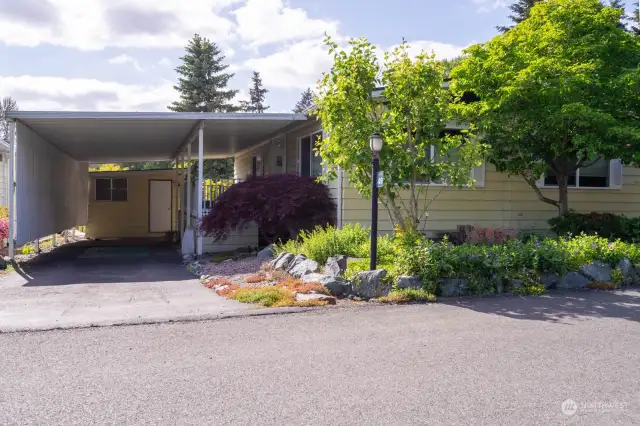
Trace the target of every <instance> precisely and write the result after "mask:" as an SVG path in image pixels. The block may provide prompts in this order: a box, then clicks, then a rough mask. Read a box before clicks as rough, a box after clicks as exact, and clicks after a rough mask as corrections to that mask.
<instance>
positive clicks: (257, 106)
mask: <svg viewBox="0 0 640 426" xmlns="http://www.w3.org/2000/svg"><path fill="white" fill-rule="evenodd" d="M251 82H252V83H253V86H252V87H251V89H249V101H240V109H241V110H242V111H244V112H257V113H263V112H265V111H266V110H268V109H269V107H268V106H266V105H265V104H264V99H265V97H266V95H267V93H268V92H269V90H267V89H265V88H264V86H263V85H262V78H260V73H259V72H258V71H254V72H253V75H252V76H251Z"/></svg>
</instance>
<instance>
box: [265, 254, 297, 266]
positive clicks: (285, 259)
mask: <svg viewBox="0 0 640 426" xmlns="http://www.w3.org/2000/svg"><path fill="white" fill-rule="evenodd" d="M293 257H294V256H293V255H292V254H291V253H287V252H284V253H280V255H279V256H278V257H276V258H275V259H273V260H272V261H271V262H270V263H269V266H270V267H271V269H287V268H288V267H289V264H290V263H291V261H292V260H293Z"/></svg>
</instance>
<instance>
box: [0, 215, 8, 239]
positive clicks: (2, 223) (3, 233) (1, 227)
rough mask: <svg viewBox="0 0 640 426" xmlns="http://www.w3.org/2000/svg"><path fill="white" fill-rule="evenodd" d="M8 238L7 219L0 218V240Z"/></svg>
mask: <svg viewBox="0 0 640 426" xmlns="http://www.w3.org/2000/svg"><path fill="white" fill-rule="evenodd" d="M8 239H9V220H8V219H5V218H2V219H0V242H3V241H4V240H8Z"/></svg>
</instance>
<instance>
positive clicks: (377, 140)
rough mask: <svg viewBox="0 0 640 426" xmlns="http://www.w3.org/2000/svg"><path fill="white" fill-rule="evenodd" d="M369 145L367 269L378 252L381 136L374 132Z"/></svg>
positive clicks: (374, 265) (372, 263)
mask: <svg viewBox="0 0 640 426" xmlns="http://www.w3.org/2000/svg"><path fill="white" fill-rule="evenodd" d="M369 147H370V148H371V152H372V153H373V162H372V165H371V172H372V177H371V258H370V260H369V269H370V270H371V271H374V270H375V269H376V257H377V254H378V171H379V170H380V158H379V156H378V154H379V153H380V151H381V150H382V136H381V135H380V133H374V134H372V135H371V137H370V138H369Z"/></svg>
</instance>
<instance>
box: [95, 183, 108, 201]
mask: <svg viewBox="0 0 640 426" xmlns="http://www.w3.org/2000/svg"><path fill="white" fill-rule="evenodd" d="M96 201H111V179H96Z"/></svg>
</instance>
